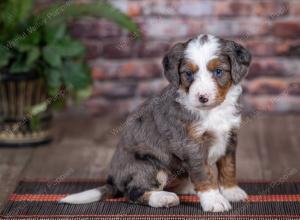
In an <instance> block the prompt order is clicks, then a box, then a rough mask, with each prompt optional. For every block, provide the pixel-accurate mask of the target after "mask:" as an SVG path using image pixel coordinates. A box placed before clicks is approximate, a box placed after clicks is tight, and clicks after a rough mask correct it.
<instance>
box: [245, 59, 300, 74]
mask: <svg viewBox="0 0 300 220" xmlns="http://www.w3.org/2000/svg"><path fill="white" fill-rule="evenodd" d="M297 75H298V76H299V75H300V62H299V60H298V59H297V58H293V59H292V58H289V59H287V58H254V59H253V62H252V64H251V67H250V71H249V74H248V76H247V78H248V79H251V78H255V77H260V76H281V77H287V76H297Z"/></svg>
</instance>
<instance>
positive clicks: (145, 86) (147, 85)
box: [137, 79, 168, 96]
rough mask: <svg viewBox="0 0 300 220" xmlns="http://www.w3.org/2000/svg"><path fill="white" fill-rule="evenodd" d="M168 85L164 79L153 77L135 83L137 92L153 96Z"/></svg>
mask: <svg viewBox="0 0 300 220" xmlns="http://www.w3.org/2000/svg"><path fill="white" fill-rule="evenodd" d="M167 85H168V81H167V80H166V79H155V80H152V81H145V82H141V83H139V84H138V85H137V94H138V95H140V96H153V95H155V94H159V92H160V91H161V90H162V89H163V88H164V87H166V86H167Z"/></svg>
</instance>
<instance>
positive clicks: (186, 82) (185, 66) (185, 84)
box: [180, 59, 199, 92]
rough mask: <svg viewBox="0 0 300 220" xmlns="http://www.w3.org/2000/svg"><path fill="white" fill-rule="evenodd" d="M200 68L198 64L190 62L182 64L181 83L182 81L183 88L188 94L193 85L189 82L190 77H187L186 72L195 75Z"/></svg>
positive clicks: (184, 61)
mask: <svg viewBox="0 0 300 220" xmlns="http://www.w3.org/2000/svg"><path fill="white" fill-rule="evenodd" d="M198 70H199V67H198V65H197V64H195V63H193V62H192V61H190V60H187V59H185V60H183V61H182V64H181V66H180V81H181V85H180V86H181V87H182V88H183V89H184V90H185V91H186V92H188V90H189V87H190V85H191V84H192V82H191V81H189V79H188V77H187V76H186V74H185V73H186V72H187V71H190V72H192V73H193V74H195V73H196V72H198Z"/></svg>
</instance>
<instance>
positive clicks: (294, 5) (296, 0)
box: [289, 0, 300, 16]
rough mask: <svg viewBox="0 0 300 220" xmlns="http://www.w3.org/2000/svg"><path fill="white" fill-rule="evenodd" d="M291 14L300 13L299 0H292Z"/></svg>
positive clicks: (290, 2)
mask: <svg viewBox="0 0 300 220" xmlns="http://www.w3.org/2000/svg"><path fill="white" fill-rule="evenodd" d="M289 4H290V14H291V15H297V16H299V15H300V2H299V0H290V1H289Z"/></svg>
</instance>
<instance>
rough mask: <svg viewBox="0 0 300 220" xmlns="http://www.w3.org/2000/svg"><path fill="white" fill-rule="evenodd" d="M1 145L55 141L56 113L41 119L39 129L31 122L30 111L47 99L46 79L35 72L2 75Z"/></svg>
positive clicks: (33, 144) (0, 96)
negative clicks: (53, 137)
mask: <svg viewBox="0 0 300 220" xmlns="http://www.w3.org/2000/svg"><path fill="white" fill-rule="evenodd" d="M0 77H1V78H0V146H7V147H10V146H37V145H42V144H46V143H49V142H50V141H51V139H52V138H51V121H52V114H51V112H50V111H49V110H47V111H45V112H43V113H42V114H41V115H40V116H39V119H40V120H39V121H40V123H39V126H38V128H36V127H34V126H33V125H32V123H31V119H32V117H31V115H30V114H29V112H30V111H29V110H30V109H31V108H32V106H34V105H36V104H39V103H41V102H43V101H46V100H47V91H46V87H45V84H44V80H43V79H41V78H40V77H38V76H37V75H36V74H34V73H26V74H17V75H14V74H2V73H1V74H0Z"/></svg>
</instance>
